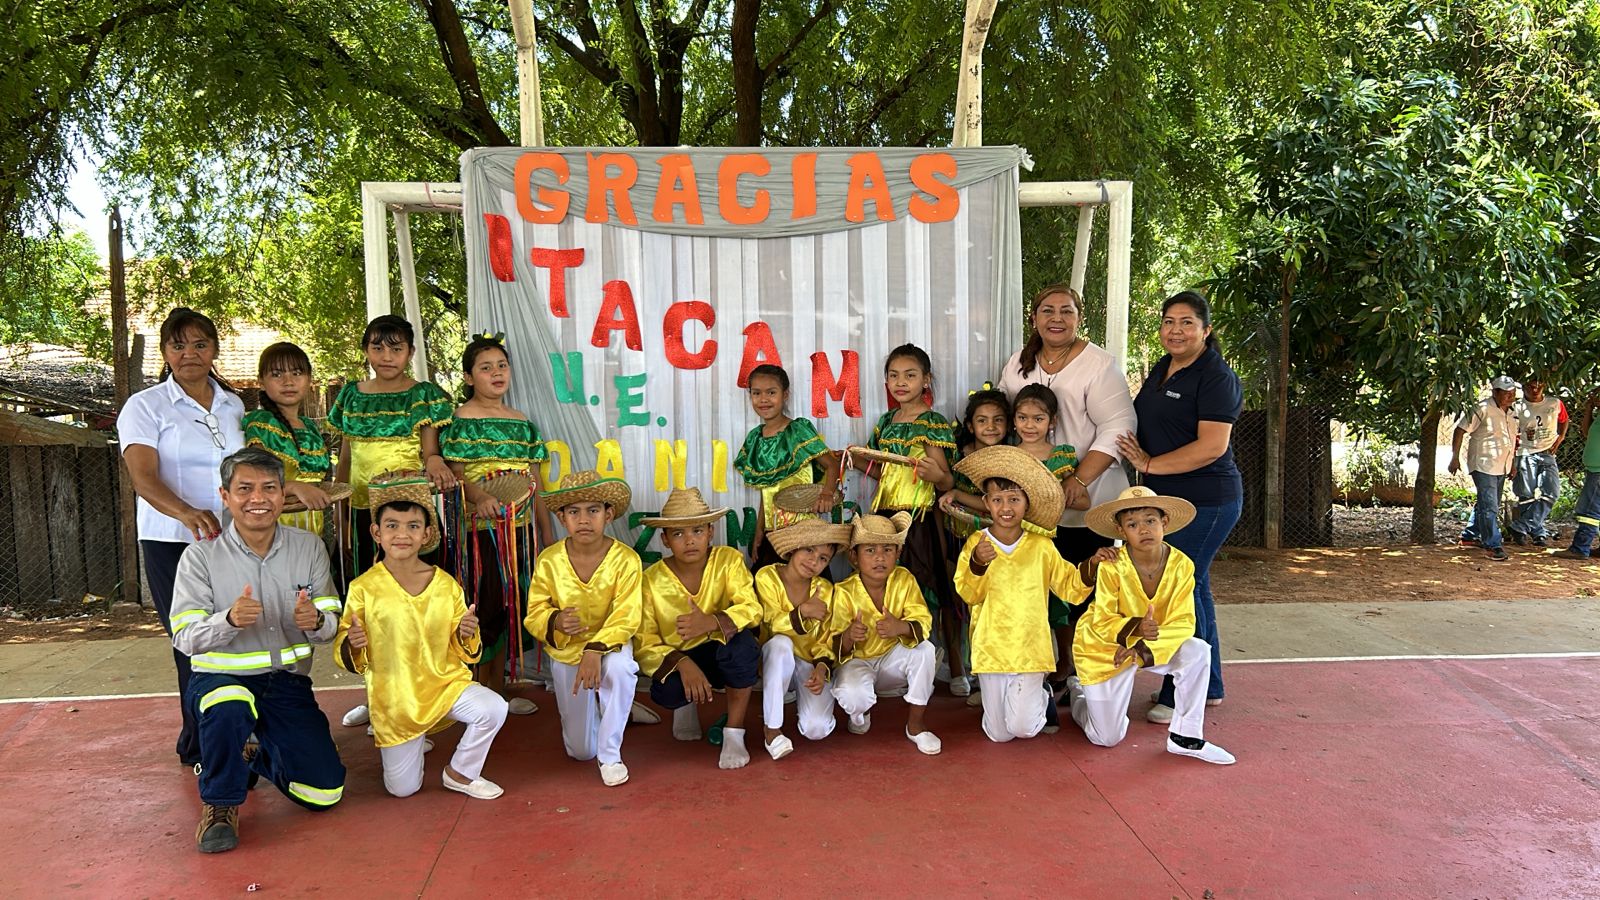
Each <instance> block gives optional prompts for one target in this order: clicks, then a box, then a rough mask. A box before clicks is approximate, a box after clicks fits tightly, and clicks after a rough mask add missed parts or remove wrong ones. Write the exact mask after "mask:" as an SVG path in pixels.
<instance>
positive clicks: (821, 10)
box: [761, 0, 833, 83]
mask: <svg viewBox="0 0 1600 900" xmlns="http://www.w3.org/2000/svg"><path fill="white" fill-rule="evenodd" d="M832 12H833V0H821V2H820V3H818V4H817V9H816V11H815V12H813V13H812V14H811V18H809V19H806V21H805V24H803V25H801V26H800V28H799V29H798V30H797V31H795V33H794V35H793V36H792V37H790V38H789V44H788V46H786V47H784V48H783V49H782V50H780V51H778V52H777V53H776V54H775V55H774V56H773V57H772V58H771V59H769V60H767V64H766V65H765V66H762V67H761V79H762V82H763V83H765V82H766V81H770V80H771V79H772V76H773V74H774V73H776V72H777V71H778V67H779V66H781V65H783V64H784V63H785V62H788V61H789V57H791V56H793V55H794V52H795V51H796V50H798V49H800V45H801V44H804V43H805V42H806V38H807V37H809V36H810V34H811V30H812V29H813V28H816V27H817V24H818V23H819V22H821V21H822V20H823V19H825V18H827V17H828V15H829V14H830V13H832Z"/></svg>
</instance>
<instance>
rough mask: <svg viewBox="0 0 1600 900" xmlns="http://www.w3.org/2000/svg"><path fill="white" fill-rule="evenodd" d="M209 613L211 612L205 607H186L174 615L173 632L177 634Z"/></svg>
mask: <svg viewBox="0 0 1600 900" xmlns="http://www.w3.org/2000/svg"><path fill="white" fill-rule="evenodd" d="M209 615H211V614H210V613H208V612H206V611H205V610H203V609H186V610H184V611H183V612H181V613H178V614H177V615H175V616H173V617H172V633H173V634H177V633H178V632H180V631H182V630H184V629H185V628H188V627H189V626H190V625H193V624H194V623H196V622H198V621H200V620H201V619H204V618H205V617H206V616H209Z"/></svg>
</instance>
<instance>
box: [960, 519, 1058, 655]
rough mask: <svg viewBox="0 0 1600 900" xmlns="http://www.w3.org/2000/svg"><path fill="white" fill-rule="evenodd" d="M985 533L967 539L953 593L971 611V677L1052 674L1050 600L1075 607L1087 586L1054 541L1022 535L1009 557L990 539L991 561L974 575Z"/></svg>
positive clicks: (1053, 649)
mask: <svg viewBox="0 0 1600 900" xmlns="http://www.w3.org/2000/svg"><path fill="white" fill-rule="evenodd" d="M987 533H988V530H987V529H985V530H984V531H980V532H977V533H976V534H973V535H972V536H971V537H969V538H967V542H966V544H965V545H963V546H962V548H961V556H960V558H959V559H957V560H956V593H957V594H958V595H960V597H961V599H963V600H965V601H966V602H967V604H968V605H969V606H971V607H972V630H971V640H972V672H973V674H974V675H980V674H988V675H994V674H1019V673H1024V672H1054V671H1055V669H1056V653H1055V644H1054V643H1053V642H1052V641H1051V630H1050V595H1051V594H1052V593H1053V594H1055V595H1056V596H1057V597H1060V598H1061V599H1062V600H1065V601H1066V602H1068V603H1071V604H1073V605H1074V606H1076V605H1077V604H1079V603H1082V602H1083V601H1084V599H1085V598H1087V597H1088V596H1089V586H1088V585H1086V584H1084V583H1083V578H1082V577H1081V576H1080V575H1079V574H1078V567H1077V566H1075V565H1073V564H1072V563H1069V562H1067V561H1066V560H1064V559H1062V558H1061V554H1060V553H1059V552H1057V551H1056V545H1055V543H1054V542H1052V541H1051V540H1050V539H1049V538H1047V537H1042V536H1040V535H1037V534H1032V533H1030V532H1026V531H1024V532H1023V533H1022V536H1021V537H1020V538H1019V539H1018V541H1017V545H1016V546H1015V547H1014V548H1012V550H1011V552H1010V553H1007V552H1006V551H1005V549H1004V548H1002V547H1001V546H1000V545H999V544H998V543H997V542H994V541H993V539H992V538H991V543H995V557H994V561H993V562H991V563H989V567H988V568H987V569H985V570H984V573H983V574H982V575H974V574H972V551H973V549H974V548H976V547H977V546H978V542H979V541H980V540H982V539H983V536H984V535H985V534H987ZM980 610H981V611H982V613H983V614H982V615H979V614H978V613H979V611H980Z"/></svg>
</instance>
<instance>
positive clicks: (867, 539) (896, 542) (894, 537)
mask: <svg viewBox="0 0 1600 900" xmlns="http://www.w3.org/2000/svg"><path fill="white" fill-rule="evenodd" d="M868 515H871V516H874V517H876V518H879V519H887V520H888V521H889V522H890V524H893V523H894V520H895V519H896V518H898V517H904V518H902V519H901V521H903V522H905V527H904V528H901V529H900V530H899V531H873V530H871V529H870V528H867V527H865V526H863V525H862V524H861V520H862V519H863V518H865V516H856V517H855V518H854V519H851V520H850V546H851V547H870V546H874V545H878V544H890V545H893V546H895V547H904V546H905V545H906V536H907V535H909V534H911V524H912V522H913V521H914V520H913V519H912V518H911V514H910V513H908V512H905V511H904V510H902V511H900V512H897V513H895V514H894V515H893V516H881V515H878V514H877V513H869V514H868Z"/></svg>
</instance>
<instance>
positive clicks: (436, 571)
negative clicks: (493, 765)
mask: <svg viewBox="0 0 1600 900" xmlns="http://www.w3.org/2000/svg"><path fill="white" fill-rule="evenodd" d="M367 496H368V502H369V503H370V504H371V506H372V540H373V541H374V543H376V544H377V546H378V548H379V549H380V550H381V551H382V552H381V554H380V556H379V560H378V562H377V564H376V565H374V566H373V567H372V568H370V569H368V570H367V571H366V572H364V573H362V574H361V577H359V578H357V579H356V580H354V581H352V582H350V595H349V597H348V598H347V599H346V601H345V614H344V617H343V618H342V619H341V620H340V621H339V632H338V634H337V635H336V636H335V637H334V657H335V658H336V659H338V661H339V664H340V665H341V666H343V667H344V668H346V669H348V670H350V671H351V672H354V673H356V674H357V675H364V676H366V680H367V698H368V701H367V703H368V706H369V707H370V713H371V717H372V734H373V738H374V739H375V741H376V743H377V745H378V753H379V755H380V756H381V757H382V758H383V786H384V788H385V789H386V790H388V792H389V793H391V794H393V795H395V796H396V797H409V796H411V795H412V794H415V793H416V792H417V790H418V789H419V788H421V787H422V759H423V754H424V753H425V752H426V751H427V747H428V738H427V736H428V735H429V734H431V733H433V732H437V731H442V730H444V729H446V728H449V727H450V725H451V724H452V722H461V723H463V724H465V725H466V726H467V730H466V731H465V732H463V733H462V735H461V740H460V741H459V742H457V743H456V752H455V754H454V755H453V756H451V757H450V764H449V765H448V766H446V767H445V770H444V786H445V787H446V788H449V789H450V790H452V791H459V792H460V793H463V794H466V795H467V796H469V797H475V798H477V799H479V800H493V799H494V798H496V797H498V796H500V795H501V794H502V793H503V791H502V790H501V789H500V786H499V785H497V784H495V783H494V782H492V781H488V780H486V779H484V778H482V777H480V775H481V774H482V772H483V764H484V761H485V760H486V759H487V758H488V756H489V745H490V744H491V743H493V742H494V737H495V735H496V734H498V733H499V732H500V726H502V725H504V724H505V722H506V701H505V700H504V699H503V698H502V697H501V696H500V695H499V694H497V693H495V692H494V691H491V690H489V689H488V688H486V687H484V686H483V685H481V684H478V683H476V682H474V681H473V680H472V671H471V670H470V669H468V668H467V666H468V665H469V664H472V663H475V662H477V661H478V657H479V656H481V655H482V653H483V643H482V641H481V640H480V639H479V636H478V616H477V608H476V606H473V607H468V606H467V601H466V595H465V594H463V593H462V591H461V585H460V584H458V583H457V582H456V580H455V579H454V578H451V577H450V576H449V575H448V574H446V572H445V571H444V570H443V569H441V568H439V567H437V566H433V565H430V564H428V563H426V562H423V561H422V560H421V559H420V558H419V557H418V553H419V552H421V550H422V548H423V547H425V546H427V545H428V544H429V543H430V542H432V541H433V540H434V535H435V534H436V533H437V531H438V527H437V523H436V521H435V519H434V511H433V486H432V485H431V484H430V483H429V482H428V480H427V479H426V478H421V477H419V478H414V479H407V480H403V481H391V482H388V483H385V484H383V485H382V486H379V484H378V483H377V482H374V483H373V484H372V485H371V487H370V488H369V489H368V493H367Z"/></svg>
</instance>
